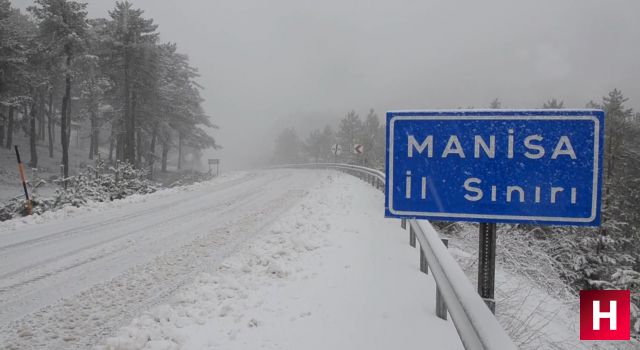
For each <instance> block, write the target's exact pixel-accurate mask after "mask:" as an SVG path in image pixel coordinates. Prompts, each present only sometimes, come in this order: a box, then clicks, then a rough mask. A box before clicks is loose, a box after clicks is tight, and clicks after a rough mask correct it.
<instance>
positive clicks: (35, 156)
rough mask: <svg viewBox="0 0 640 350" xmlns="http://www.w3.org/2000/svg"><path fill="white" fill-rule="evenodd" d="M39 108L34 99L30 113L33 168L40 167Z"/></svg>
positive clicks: (31, 165) (31, 163) (30, 145)
mask: <svg viewBox="0 0 640 350" xmlns="http://www.w3.org/2000/svg"><path fill="white" fill-rule="evenodd" d="M34 92H35V90H34ZM37 108H38V107H37V103H36V100H35V99H34V100H33V103H32V104H31V111H30V113H29V149H30V151H31V160H30V161H29V166H30V167H31V168H37V167H38V150H37V148H36V141H37V139H38V129H37V128H36V118H37V115H36V114H37Z"/></svg>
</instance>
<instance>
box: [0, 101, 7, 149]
mask: <svg viewBox="0 0 640 350" xmlns="http://www.w3.org/2000/svg"><path fill="white" fill-rule="evenodd" d="M5 121H6V120H5V116H4V114H3V113H2V110H1V109H0V145H3V144H4V123H5Z"/></svg>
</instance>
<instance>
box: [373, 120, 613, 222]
mask: <svg viewBox="0 0 640 350" xmlns="http://www.w3.org/2000/svg"><path fill="white" fill-rule="evenodd" d="M603 145H604V112H602V111H600V110H592V109H588V110H446V111H445V110H441V111H438V110H436V111H398V112H388V113H387V167H386V175H387V188H386V192H385V193H386V201H385V211H386V216H387V217H397V218H428V219H433V220H443V221H480V222H518V223H530V224H544V225H580V226H598V225H599V224H600V202H601V194H600V190H601V186H602V150H603Z"/></svg>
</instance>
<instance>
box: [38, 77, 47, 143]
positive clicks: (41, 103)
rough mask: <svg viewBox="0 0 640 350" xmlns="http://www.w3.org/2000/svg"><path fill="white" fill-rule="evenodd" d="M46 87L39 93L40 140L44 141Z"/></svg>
mask: <svg viewBox="0 0 640 350" xmlns="http://www.w3.org/2000/svg"><path fill="white" fill-rule="evenodd" d="M44 96H45V90H44V87H41V88H40V89H39V93H38V140H40V141H44V129H45V127H44V124H45V122H44V104H45V97H44Z"/></svg>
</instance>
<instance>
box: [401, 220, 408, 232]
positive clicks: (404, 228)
mask: <svg viewBox="0 0 640 350" xmlns="http://www.w3.org/2000/svg"><path fill="white" fill-rule="evenodd" d="M400 227H402V229H403V230H406V229H407V220H405V219H401V220H400Z"/></svg>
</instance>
